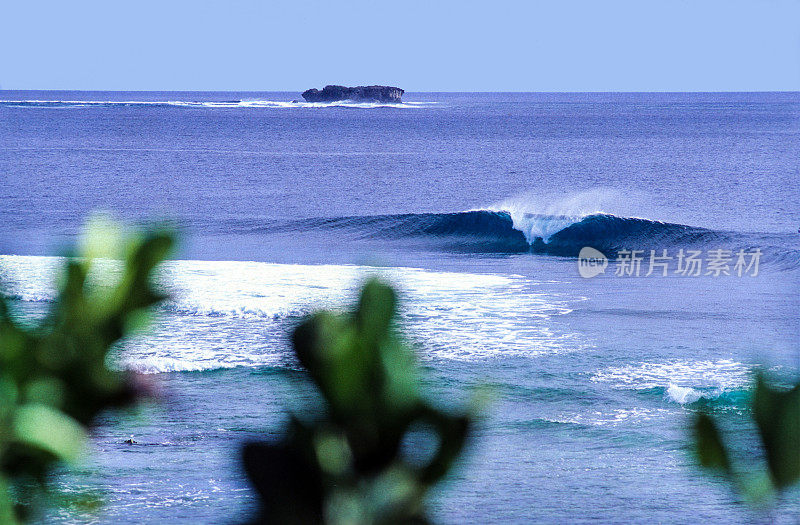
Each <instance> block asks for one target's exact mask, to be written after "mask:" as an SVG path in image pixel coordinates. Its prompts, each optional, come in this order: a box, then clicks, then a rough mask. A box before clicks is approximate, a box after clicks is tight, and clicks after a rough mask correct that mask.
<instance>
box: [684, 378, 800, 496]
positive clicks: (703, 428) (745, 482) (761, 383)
mask: <svg viewBox="0 0 800 525" xmlns="http://www.w3.org/2000/svg"><path fill="white" fill-rule="evenodd" d="M752 415H753V419H754V421H755V424H756V427H757V428H758V434H759V437H760V440H761V447H762V450H763V455H764V459H765V463H766V468H765V469H764V468H761V469H758V468H756V469H752V468H751V469H747V472H746V473H743V472H742V471H741V470H740V469H737V468H736V464H735V462H734V461H733V459H732V458H733V454H732V451H731V449H730V447H729V446H728V445H726V443H725V440H724V439H723V437H722V433H721V432H720V431H719V429H718V427H717V424H716V423H715V422H714V420H713V419H712V418H711V416H709V415H708V414H705V413H701V414H699V415H698V416H697V419H696V420H695V426H694V432H695V446H696V451H697V456H698V459H699V460H700V464H701V465H702V466H703V467H706V468H708V469H712V470H715V471H717V472H722V473H723V474H724V475H725V476H726V477H727V478H728V479H730V480H731V482H732V483H733V484H734V486H735V488H736V489H737V490H738V491H739V492H740V493H741V494H742V495H743V496H744V497H745V498H746V500H747V501H749V502H751V503H753V504H758V505H761V504H764V503H766V502H769V501H772V500H774V499H775V498H776V497H777V496H779V495H780V494H781V493H783V492H784V491H785V490H786V489H788V488H790V487H791V486H792V485H794V484H795V483H797V482H798V481H800V384H796V385H795V386H794V387H793V388H791V389H779V388H775V387H773V386H770V385H769V383H768V382H767V380H766V379H765V377H764V375H763V374H761V373H759V374H757V375H756V380H755V389H754V392H753V398H752ZM750 463H756V458H751V460H750Z"/></svg>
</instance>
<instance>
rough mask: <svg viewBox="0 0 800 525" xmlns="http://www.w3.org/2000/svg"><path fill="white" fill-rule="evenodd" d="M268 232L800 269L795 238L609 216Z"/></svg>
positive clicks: (427, 217) (326, 223)
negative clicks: (707, 255) (727, 258)
mask: <svg viewBox="0 0 800 525" xmlns="http://www.w3.org/2000/svg"><path fill="white" fill-rule="evenodd" d="M243 227H245V228H248V229H251V230H253V231H264V232H269V233H271V232H280V231H286V232H297V231H304V230H321V229H322V230H325V229H328V230H338V231H345V232H351V234H352V235H353V236H355V237H358V238H367V239H380V240H383V241H397V240H406V241H414V240H416V241H419V242H422V243H427V244H429V245H431V244H433V245H438V246H439V247H441V248H444V249H447V250H453V251H464V252H482V253H523V252H533V253H541V254H549V255H558V256H566V257H577V255H578V253H579V252H580V250H581V248H583V247H584V246H592V247H593V248H596V249H598V250H600V251H602V252H603V253H604V254H605V255H607V256H610V257H613V256H614V255H615V254H616V253H617V252H618V251H619V250H622V249H628V250H632V249H642V250H645V251H646V253H649V250H651V249H655V250H660V249H670V248H679V247H687V248H692V247H695V248H698V249H705V248H710V249H717V248H722V249H726V250H738V249H746V250H750V249H755V248H759V249H761V250H762V252H764V255H765V259H764V260H767V259H771V260H773V261H774V260H777V261H779V262H780V263H781V264H780V265H778V266H779V267H781V268H797V267H800V251H798V250H797V248H796V242H795V241H796V240H795V239H794V237H792V238H789V237H788V236H781V235H776V234H765V235H759V234H745V233H739V232H727V231H720V230H712V229H708V228H701V227H696V226H687V225H684V224H676V223H670V222H662V221H655V220H650V219H644V218H637V217H619V216H616V215H611V214H605V213H593V214H588V215H583V216H570V215H547V214H535V213H525V214H512V213H510V212H508V211H493V210H473V211H465V212H457V213H417V214H399V215H372V216H349V217H333V218H316V219H304V220H294V221H288V222H283V223H281V222H275V223H271V224H268V225H264V224H259V225H246V226H243Z"/></svg>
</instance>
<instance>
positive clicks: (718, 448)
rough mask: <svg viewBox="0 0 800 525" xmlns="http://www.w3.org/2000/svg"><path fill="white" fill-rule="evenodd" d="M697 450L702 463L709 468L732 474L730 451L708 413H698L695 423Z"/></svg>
mask: <svg viewBox="0 0 800 525" xmlns="http://www.w3.org/2000/svg"><path fill="white" fill-rule="evenodd" d="M694 435H695V451H696V453H697V458H698V459H699V460H700V464H701V465H702V466H703V467H705V468H709V469H717V470H722V471H723V472H725V473H726V474H728V475H730V474H731V464H730V459H729V458H728V451H727V450H726V448H725V445H724V444H723V442H722V436H720V433H719V430H717V425H716V424H715V423H714V420H713V419H711V417H710V416H709V415H708V414H698V416H697V419H696V420H695V423H694Z"/></svg>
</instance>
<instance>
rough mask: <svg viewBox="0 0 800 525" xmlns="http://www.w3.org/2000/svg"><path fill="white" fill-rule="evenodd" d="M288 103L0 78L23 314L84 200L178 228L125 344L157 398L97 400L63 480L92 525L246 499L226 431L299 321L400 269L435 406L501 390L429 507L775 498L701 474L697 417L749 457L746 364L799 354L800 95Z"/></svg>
mask: <svg viewBox="0 0 800 525" xmlns="http://www.w3.org/2000/svg"><path fill="white" fill-rule="evenodd" d="M297 98H299V94H298V93H230V92H226V93H211V92H200V93H190V92H180V93H162V92H134V93H123V92H52V91H49V92H23V91H0V182H2V184H0V203H2V204H1V205H0V281H2V283H3V286H4V293H5V294H6V295H7V296H8V297H10V298H11V302H12V304H13V305H14V306H15V308H16V309H17V310H18V312H19V313H20V315H23V316H30V317H35V316H37V315H40V314H41V313H42V312H43V311H44V310H45V309H46V308H47V306H48V304H49V301H50V300H51V299H52V297H53V293H54V292H53V281H54V277H55V270H56V269H57V268H58V267H59V264H60V263H61V259H59V258H58V256H59V254H61V253H63V251H64V248H65V247H66V246H68V245H69V244H70V243H71V242H72V241H73V240H74V239H75V236H76V234H77V232H78V231H79V229H80V226H81V224H82V223H83V222H84V221H85V219H86V218H87V216H88V215H89V214H91V213H92V212H94V211H97V210H105V211H109V212H112V213H113V214H114V215H115V216H116V217H118V218H120V219H122V220H124V221H126V222H128V223H134V224H136V223H143V222H146V221H149V220H160V219H169V220H172V221H175V222H176V224H178V225H179V227H180V231H181V234H182V235H181V238H182V243H181V247H180V249H179V251H178V253H177V255H176V257H175V260H172V261H170V262H168V263H167V264H166V265H165V267H164V269H163V272H162V275H163V279H164V282H165V285H166V286H168V287H169V289H170V290H172V294H173V297H172V299H171V300H170V301H169V302H167V303H165V304H164V305H162V306H161V307H159V309H158V311H157V315H156V321H155V324H154V326H153V329H152V331H150V332H147V333H142V334H139V335H137V336H136V337H135V338H133V339H131V340H129V341H127V342H126V343H125V344H124V345H122V347H121V348H119V349H117V351H116V353H115V356H114V357H115V359H114V364H115V366H120V367H129V368H132V369H135V370H138V371H140V372H142V373H144V374H149V375H151V377H152V378H153V379H154V380H155V381H157V382H158V383H159V384H160V385H161V388H162V390H163V392H164V397H163V399H162V400H161V402H160V403H158V404H153V405H147V406H145V407H143V408H142V409H140V410H138V411H136V412H135V413H122V414H118V413H112V414H107V415H106V416H104V418H103V420H102V421H101V425H100V427H99V429H98V430H97V432H96V433H95V435H94V436H93V445H92V447H93V456H92V458H91V459H90V460H89V461H88V462H87V463H86V464H84V465H82V466H80V467H77V468H75V469H73V470H72V471H70V472H66V473H65V474H64V476H63V477H62V478H61V481H60V483H61V484H62V485H63V487H64V489H65V490H68V491H77V492H80V491H88V490H91V491H95V492H98V493H100V494H102V495H103V498H104V500H105V506H104V509H103V510H102V511H101V512H100V513H99V514H98V515H97V516H95V517H94V518H92V519H93V520H95V521H97V522H101V523H165V522H169V523H182V522H186V523H188V522H200V523H219V522H230V521H237V520H238V521H241V520H244V519H246V518H247V517H248V516H249V515H250V513H252V511H253V510H254V508H255V504H256V500H255V496H254V494H253V493H252V492H251V490H250V489H249V487H248V485H247V484H246V482H245V480H244V476H243V473H242V471H241V468H240V466H239V456H238V454H239V447H240V444H241V443H242V442H243V441H245V440H249V439H253V438H257V437H263V436H274V435H275V434H276V433H277V432H279V431H280V429H281V425H282V423H283V422H284V421H285V410H284V407H285V406H287V404H288V405H291V406H298V404H302V402H303V399H304V397H305V396H306V393H303V392H297V391H294V390H292V387H291V384H290V382H288V381H287V380H286V371H287V370H293V369H294V368H296V363H295V362H294V360H293V359H292V356H291V350H290V348H289V345H288V334H289V332H290V330H291V328H292V326H294V325H295V324H296V323H297V322H298V320H299V319H301V318H302V317H303V316H304V315H305V314H307V313H309V312H311V311H314V310H316V309H318V308H333V309H340V308H344V307H347V306H348V305H350V304H352V302H353V300H354V296H355V293H356V290H357V289H358V285H359V283H360V282H362V281H363V280H364V279H365V278H367V277H368V276H370V275H378V276H382V277H383V278H384V279H386V280H388V281H390V282H392V283H394V284H395V285H396V287H397V288H398V290H399V293H400V299H401V302H402V305H401V319H400V324H401V327H402V329H403V331H404V334H405V335H406V338H407V339H408V340H409V341H410V342H411V344H413V345H414V348H415V349H416V350H417V352H418V356H419V361H420V364H421V366H422V367H423V368H424V374H425V384H426V388H427V391H428V393H429V395H430V396H431V398H432V399H436V400H438V401H439V402H442V403H446V404H452V405H456V406H457V405H459V404H461V403H465V402H467V401H468V400H469V396H470V392H471V390H472V389H474V388H476V387H480V386H481V385H490V386H491V388H492V391H493V392H494V397H493V401H492V402H491V403H490V405H489V407H488V408H487V412H486V414H485V416H484V418H483V419H482V420H481V422H480V424H479V426H478V428H477V429H476V431H475V434H474V436H473V439H472V440H471V442H470V445H469V447H468V451H467V453H466V455H465V456H464V458H463V460H462V461H461V462H460V464H459V466H458V468H457V469H456V471H455V472H454V473H453V474H452V475H451V476H450V477H449V478H448V480H447V481H446V483H444V484H443V485H442V486H441V487H438V488H437V490H436V491H435V494H434V495H433V498H432V500H431V513H432V516H433V517H434V519H435V520H436V521H437V522H440V523H447V524H457V523H467V522H469V523H525V522H541V523H564V522H570V523H582V522H590V521H593V522H597V521H600V522H626V523H645V522H647V523H651V522H660V523H665V522H666V523H694V522H699V521H702V522H707V523H731V522H742V521H751V520H754V519H760V518H762V517H763V516H759V515H758V514H754V513H752V512H751V511H748V510H746V509H745V508H743V507H742V506H741V505H740V504H739V503H738V501H737V497H736V496H735V494H733V493H732V491H731V490H730V488H729V486H728V484H726V483H725V482H724V480H722V479H719V478H715V477H713V476H710V475H708V474H706V473H704V472H700V471H699V470H698V469H697V467H696V466H695V461H694V459H693V457H692V450H691V446H690V434H689V424H690V423H691V421H692V417H693V415H694V414H695V413H696V412H697V411H698V410H709V411H711V412H712V413H713V414H714V415H715V417H717V418H718V419H719V420H720V421H721V422H722V424H723V426H724V427H725V428H726V429H729V430H731V431H737V432H738V435H739V440H740V441H741V443H740V448H742V449H745V450H747V449H752V448H753V447H754V444H755V442H756V441H755V437H754V434H753V428H752V425H751V423H749V418H748V408H747V407H748V392H749V385H750V381H751V379H752V373H753V372H754V371H755V370H756V369H766V370H768V371H769V373H770V374H772V376H773V377H775V378H777V380H778V381H783V380H789V379H791V378H793V377H795V375H796V374H797V372H798V371H799V368H800V336H799V335H798V334H800V323H798V319H799V318H800V317H799V316H798V313H800V295H798V291H800V234H798V228H800V208H799V207H798V203H800V184H798V182H800V162H798V160H799V159H800V119H799V118H798V115H800V112H799V111H800V94H798V93H618V94H603V93H570V94H555V93H553V94H547V93H407V94H406V95H405V97H404V98H405V102H404V103H403V104H402V105H397V106H392V105H379V104H366V103H361V104H358V103H335V104H307V103H300V102H294V100H296V99H297ZM585 247H591V248H594V249H595V250H596V252H595V251H589V252H586V251H584V252H581V250H582V249H583V248H585ZM598 254H599V255H598ZM108 270H109V271H110V272H112V273H113V272H114V271H115V265H114V264H112V263H109V264H108ZM131 436H132V437H133V438H134V439H135V441H136V442H137V444H136V445H133V446H131V445H126V444H124V443H123V441H124V440H125V439H127V438H128V437H131ZM794 494H795V495H796V492H795V493H794ZM799 501H800V499H799V498H797V497H790V498H787V501H786V502H784V503H783V504H782V506H780V507H779V509H778V510H777V511H776V512H775V513H774V514H773V515H772V518H774V519H775V520H776V521H777V522H782V521H790V520H792V519H794V516H795V515H796V514H797V513H798V512H800V503H798V502H799ZM73 520H75V517H74V516H70V515H66V514H60V513H58V512H56V511H52V512H51V514H50V515H48V516H47V517H46V521H47V522H61V523H66V522H73ZM90 521H91V520H90Z"/></svg>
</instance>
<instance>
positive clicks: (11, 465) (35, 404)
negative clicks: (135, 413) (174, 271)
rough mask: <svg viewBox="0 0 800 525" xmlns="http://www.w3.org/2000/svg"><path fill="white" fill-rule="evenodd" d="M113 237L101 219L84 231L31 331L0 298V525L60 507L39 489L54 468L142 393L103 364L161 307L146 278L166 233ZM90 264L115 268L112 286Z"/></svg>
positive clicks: (163, 250)
mask: <svg viewBox="0 0 800 525" xmlns="http://www.w3.org/2000/svg"><path fill="white" fill-rule="evenodd" d="M121 237H122V236H121V233H120V229H119V227H118V226H116V224H115V223H113V222H111V221H110V220H108V219H104V218H101V217H99V218H97V219H95V220H94V221H93V222H90V224H89V226H88V227H87V229H86V232H85V233H84V235H83V237H82V239H81V241H80V245H79V251H78V253H77V254H70V255H77V257H70V258H67V259H66V260H65V263H64V269H63V275H62V276H61V279H60V282H59V285H58V294H57V296H56V298H55V300H54V301H53V302H52V303H51V304H50V307H49V311H48V312H47V314H46V315H45V316H44V318H43V319H42V320H41V321H39V322H38V323H37V324H36V325H35V326H31V325H30V323H23V322H20V321H19V320H17V319H16V318H15V316H14V315H12V312H11V308H10V305H9V304H8V302H7V300H6V299H4V298H3V296H2V295H0V523H3V524H6V523H18V522H24V521H27V520H29V519H30V518H31V517H32V516H33V515H34V514H35V512H34V511H35V510H37V507H38V505H40V504H42V503H43V502H45V501H47V499H48V498H49V499H51V500H53V499H57V498H59V496H56V495H54V494H53V493H52V491H51V490H49V487H48V483H47V479H48V476H49V474H51V473H52V470H53V468H54V467H55V466H56V465H57V464H59V463H61V462H73V461H75V460H77V459H78V458H79V456H80V455H81V453H82V451H83V449H84V445H85V440H86V433H87V430H88V428H89V427H90V426H91V424H92V422H93V420H94V419H95V417H96V416H97V415H98V413H99V412H101V411H103V410H105V409H108V408H113V407H123V406H126V405H128V404H130V403H132V402H133V401H134V400H135V399H136V398H137V396H138V395H139V394H141V393H142V392H141V389H140V388H138V387H137V382H136V381H135V377H134V376H133V375H132V374H131V373H128V372H120V371H115V370H113V369H110V368H108V367H107V366H106V358H107V356H108V354H109V351H110V350H111V348H112V347H113V346H114V345H115V344H116V343H118V342H119V341H120V340H121V339H122V338H124V337H125V336H126V334H129V333H130V332H131V331H132V330H134V329H136V328H137V327H139V326H141V325H142V323H143V321H146V318H147V316H146V313H147V310H148V308H149V307H151V306H153V305H154V304H155V303H157V302H159V301H161V300H162V299H164V295H162V294H161V293H160V292H159V291H157V290H156V289H155V288H154V285H153V283H152V275H153V272H154V270H155V268H156V266H157V265H158V264H159V263H160V262H161V261H163V260H164V259H165V258H166V257H167V255H168V254H169V253H170V250H171V248H172V246H173V242H174V240H173V235H172V233H170V232H169V231H167V230H165V229H154V230H152V231H148V232H145V233H142V234H139V235H135V236H133V237H131V238H129V239H128V240H127V242H123V241H122V239H121ZM98 257H107V258H121V259H122V260H123V261H124V262H123V265H122V267H121V270H120V273H119V278H118V279H117V280H116V282H114V283H102V282H97V281H100V280H102V279H101V278H102V276H100V277H99V278H95V277H96V275H95V274H96V273H97V268H96V265H97V264H96V262H97V261H96V259H97V258H98ZM59 503H60V504H64V503H68V502H65V501H64V499H63V497H61V498H60V499H59ZM74 503H77V501H76V502H74Z"/></svg>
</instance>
